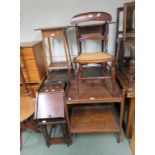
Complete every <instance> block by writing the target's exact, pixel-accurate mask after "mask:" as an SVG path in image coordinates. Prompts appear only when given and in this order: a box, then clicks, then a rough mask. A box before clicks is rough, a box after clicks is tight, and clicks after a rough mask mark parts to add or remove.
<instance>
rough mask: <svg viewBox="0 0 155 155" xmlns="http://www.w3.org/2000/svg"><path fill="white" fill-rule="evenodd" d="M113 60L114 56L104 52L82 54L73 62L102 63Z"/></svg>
mask: <svg viewBox="0 0 155 155" xmlns="http://www.w3.org/2000/svg"><path fill="white" fill-rule="evenodd" d="M113 60H114V56H112V55H110V54H107V53H104V52H95V53H82V54H80V55H79V56H77V57H76V58H75V61H76V62H79V63H102V62H108V61H113Z"/></svg>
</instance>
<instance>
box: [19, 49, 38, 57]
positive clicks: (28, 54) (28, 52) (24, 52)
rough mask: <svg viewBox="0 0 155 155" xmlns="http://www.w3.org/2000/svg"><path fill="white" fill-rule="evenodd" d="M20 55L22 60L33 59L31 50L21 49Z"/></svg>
mask: <svg viewBox="0 0 155 155" xmlns="http://www.w3.org/2000/svg"><path fill="white" fill-rule="evenodd" d="M21 55H22V58H23V59H24V60H29V59H35V57H34V53H33V48H21Z"/></svg>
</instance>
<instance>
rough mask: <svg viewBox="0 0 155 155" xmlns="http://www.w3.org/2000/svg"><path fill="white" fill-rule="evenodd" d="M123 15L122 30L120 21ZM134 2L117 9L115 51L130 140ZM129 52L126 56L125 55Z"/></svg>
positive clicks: (133, 87) (132, 95) (133, 61)
mask: <svg viewBox="0 0 155 155" xmlns="http://www.w3.org/2000/svg"><path fill="white" fill-rule="evenodd" d="M121 13H122V14H123V30H121V29H120V28H121V25H120V20H121ZM134 20H135V2H130V3H125V4H124V7H121V8H118V9H117V29H116V51H115V56H116V58H117V63H116V64H117V74H116V77H117V80H118V82H119V83H120V85H121V87H122V88H123V89H125V90H126V97H127V98H128V99H129V108H128V113H127V114H128V116H127V125H126V136H127V137H128V138H131V136H132V130H133V120H134V112H135V21H134ZM127 52H129V54H128V55H127V54H126V53H127Z"/></svg>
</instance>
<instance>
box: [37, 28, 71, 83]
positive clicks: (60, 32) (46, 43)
mask: <svg viewBox="0 0 155 155" xmlns="http://www.w3.org/2000/svg"><path fill="white" fill-rule="evenodd" d="M67 29H68V26H63V27H44V28H39V29H36V30H41V33H42V42H43V53H44V56H43V58H44V63H45V66H46V73H47V75H48V73H49V70H58V69H68V80H69V79H70V69H71V67H72V66H71V65H72V58H71V54H70V50H69V45H68V40H67V36H66V30H67ZM58 38H59V39H61V41H62V45H63V47H64V55H65V56H63V55H61V56H60V55H59V57H65V58H66V60H63V61H58V60H55V54H54V48H53V47H54V46H53V41H54V40H55V39H58ZM47 53H48V54H47ZM55 53H56V52H55ZM48 55H49V61H48V60H47V56H48Z"/></svg>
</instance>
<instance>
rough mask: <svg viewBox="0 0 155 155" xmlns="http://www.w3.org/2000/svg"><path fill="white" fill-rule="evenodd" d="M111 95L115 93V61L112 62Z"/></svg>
mask: <svg viewBox="0 0 155 155" xmlns="http://www.w3.org/2000/svg"><path fill="white" fill-rule="evenodd" d="M111 71H112V95H113V96H114V93H115V61H113V62H112V70H111Z"/></svg>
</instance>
